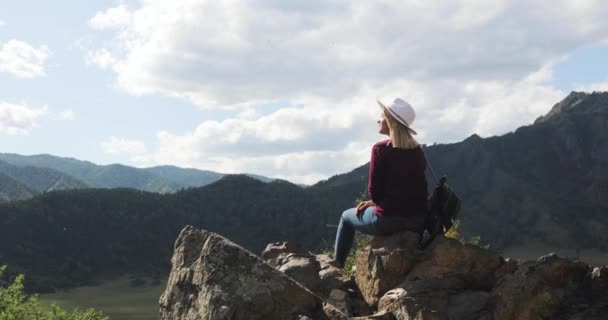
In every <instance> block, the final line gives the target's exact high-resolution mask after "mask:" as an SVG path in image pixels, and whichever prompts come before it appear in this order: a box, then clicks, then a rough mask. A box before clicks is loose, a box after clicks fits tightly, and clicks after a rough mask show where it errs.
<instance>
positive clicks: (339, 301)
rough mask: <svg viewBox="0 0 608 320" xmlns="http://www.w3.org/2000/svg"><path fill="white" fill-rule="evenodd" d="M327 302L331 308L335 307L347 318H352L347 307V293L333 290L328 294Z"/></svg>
mask: <svg viewBox="0 0 608 320" xmlns="http://www.w3.org/2000/svg"><path fill="white" fill-rule="evenodd" d="M327 302H328V303H329V304H331V305H333V306H335V307H336V308H337V309H338V310H340V311H341V312H342V313H344V314H345V315H347V316H352V313H351V312H350V308H349V305H348V293H346V292H344V291H342V290H338V289H333V290H331V292H330V293H329V297H328V298H327Z"/></svg>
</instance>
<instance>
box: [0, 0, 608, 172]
mask: <svg viewBox="0 0 608 320" xmlns="http://www.w3.org/2000/svg"><path fill="white" fill-rule="evenodd" d="M581 3H582V2H581ZM304 4H305V5H304ZM522 5H524V4H523V3H522V2H520V1H515V0H513V1H497V2H494V3H491V4H490V3H489V2H485V1H462V2H460V1H454V2H451V3H450V4H445V5H444V4H442V5H436V6H429V7H427V5H426V4H425V3H420V2H417V1H416V2H410V1H394V2H390V1H389V2H384V3H382V4H380V3H371V2H342V1H335V2H331V3H330V2H326V1H319V2H316V1H307V2H299V1H293V2H289V4H285V3H282V2H273V1H247V2H239V3H227V2H226V3H224V2H211V1H203V0H200V1H199V0H180V1H171V2H169V1H160V0H152V1H145V2H140V1H54V2H48V1H47V2H40V1H12V2H6V1H5V2H2V4H0V88H2V89H1V90H0V146H1V148H0V152H10V153H19V154H28V155H29V154H39V153H50V154H54V155H58V156H66V157H74V158H78V159H82V160H88V161H92V162H95V163H98V164H109V163H124V164H127V165H132V166H140V167H141V166H153V165H160V164H174V165H178V166H182V167H196V168H200V169H208V170H215V171H220V172H253V173H258V174H263V175H267V176H273V177H281V178H285V179H289V180H292V181H294V182H300V183H313V182H315V181H318V180H319V179H323V178H327V177H329V176H331V175H334V174H338V173H342V172H346V171H349V170H351V169H353V168H354V167H356V166H359V165H362V164H364V163H365V162H366V161H367V159H368V158H369V147H371V144H372V143H373V142H374V141H376V140H379V139H382V137H381V136H379V135H378V134H377V128H376V124H375V119H376V117H377V115H378V108H377V107H376V105H375V99H376V98H379V99H382V100H384V101H390V100H391V99H393V98H394V97H396V96H399V97H402V98H404V99H406V100H408V101H409V102H410V103H411V104H412V105H413V106H414V108H415V109H416V111H417V119H416V121H415V123H414V127H416V129H417V130H418V131H419V133H420V134H419V136H418V140H419V141H420V142H421V143H427V144H432V143H435V142H440V143H447V142H456V141H460V140H462V139H464V138H466V137H467V136H469V135H471V134H473V133H478V134H480V135H482V136H491V135H500V134H504V133H506V132H509V131H512V130H514V129H516V128H517V127H518V126H521V125H524V124H529V123H530V122H532V121H533V120H534V119H535V118H536V117H538V116H540V115H542V114H544V113H546V112H547V111H548V110H549V109H550V108H551V107H552V105H553V104H555V103H557V102H558V101H559V100H561V99H562V98H564V97H565V96H566V95H567V94H568V93H569V92H570V91H572V90H587V91H590V90H608V62H607V60H606V57H608V23H607V22H605V20H606V19H604V17H605V16H606V15H607V14H608V5H606V4H604V3H603V2H601V1H586V2H584V5H582V4H580V3H578V4H573V3H571V2H557V3H556V4H550V3H547V2H542V1H532V2H526V5H527V8H529V10H526V11H524V10H520V8H521V6H522ZM442 6H443V7H442ZM404 21H407V22H408V23H407V24H406V23H404ZM581 21H584V23H582V22H581Z"/></svg>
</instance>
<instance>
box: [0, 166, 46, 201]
mask: <svg viewBox="0 0 608 320" xmlns="http://www.w3.org/2000/svg"><path fill="white" fill-rule="evenodd" d="M36 194H37V192H36V190H33V189H32V188H30V187H28V186H27V185H26V184H24V183H23V182H21V181H19V180H17V179H15V178H13V177H11V176H9V175H7V174H5V173H3V172H0V203H2V202H8V201H12V200H24V199H28V198H31V197H33V196H34V195H36Z"/></svg>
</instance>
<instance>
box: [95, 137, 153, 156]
mask: <svg viewBox="0 0 608 320" xmlns="http://www.w3.org/2000/svg"><path fill="white" fill-rule="evenodd" d="M100 145H101V148H102V149H103V151H104V152H105V153H109V154H127V155H132V156H133V155H140V154H144V153H146V152H147V151H148V150H147V148H146V145H145V144H144V143H143V142H141V141H139V140H132V139H126V138H119V137H114V136H112V137H110V139H109V140H106V141H103V142H101V144H100Z"/></svg>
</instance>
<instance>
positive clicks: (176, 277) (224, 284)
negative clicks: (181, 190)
mask: <svg viewBox="0 0 608 320" xmlns="http://www.w3.org/2000/svg"><path fill="white" fill-rule="evenodd" d="M171 263H172V270H171V274H170V276H169V280H168V282H167V287H166V289H165V291H164V293H163V294H162V296H161V297H160V301H159V302H160V319H162V320H168V319H181V320H188V319H192V320H194V319H305V318H304V317H308V318H311V319H328V318H331V319H343V318H345V316H344V315H343V314H342V313H340V312H339V311H338V310H337V309H336V308H334V307H332V306H330V305H328V304H327V303H324V302H323V301H322V299H321V298H320V297H318V296H317V295H315V294H314V293H313V292H311V291H310V290H308V289H306V288H305V287H303V286H302V285H300V284H299V283H297V282H296V281H294V280H293V279H292V278H290V277H288V276H287V275H285V274H283V273H282V272H279V271H278V270H276V269H274V268H272V267H271V266H270V265H268V264H266V263H265V262H264V261H263V260H262V259H260V258H259V257H257V256H256V255H254V254H252V253H251V252H249V251H247V250H246V249H244V248H242V247H241V246H239V245H237V244H235V243H232V242H230V241H229V240H227V239H225V238H223V237H221V236H219V235H217V234H215V233H213V232H208V231H205V230H197V229H195V228H194V227H192V226H187V227H185V228H184V229H183V230H182V231H181V233H180V235H179V237H178V238H177V240H176V242H175V246H174V253H173V257H172V259H171Z"/></svg>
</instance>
